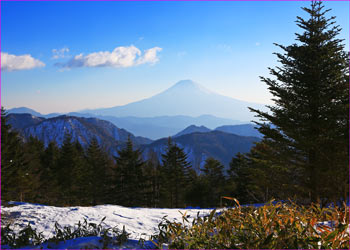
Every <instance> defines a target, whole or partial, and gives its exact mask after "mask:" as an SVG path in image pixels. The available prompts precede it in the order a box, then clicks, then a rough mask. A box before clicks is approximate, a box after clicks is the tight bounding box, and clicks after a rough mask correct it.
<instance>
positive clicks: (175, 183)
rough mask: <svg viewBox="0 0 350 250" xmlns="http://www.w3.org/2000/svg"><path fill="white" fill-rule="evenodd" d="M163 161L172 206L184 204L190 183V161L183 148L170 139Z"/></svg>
mask: <svg viewBox="0 0 350 250" xmlns="http://www.w3.org/2000/svg"><path fill="white" fill-rule="evenodd" d="M162 162H163V168H164V173H165V178H166V179H165V185H166V189H167V192H168V195H169V205H170V207H180V206H183V205H184V196H185V189H186V186H188V183H189V175H188V173H189V169H190V168H191V165H190V163H189V162H188V161H187V155H186V154H185V152H184V151H183V149H181V148H179V147H178V146H177V145H176V144H175V143H172V141H171V138H170V137H169V140H168V147H167V151H166V153H165V154H162Z"/></svg>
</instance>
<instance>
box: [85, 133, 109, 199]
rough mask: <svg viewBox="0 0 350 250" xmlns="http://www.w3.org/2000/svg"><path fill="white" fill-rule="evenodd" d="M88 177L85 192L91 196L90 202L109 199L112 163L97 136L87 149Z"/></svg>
mask: <svg viewBox="0 0 350 250" xmlns="http://www.w3.org/2000/svg"><path fill="white" fill-rule="evenodd" d="M86 163H87V165H86V167H85V169H84V171H85V172H86V175H87V176H86V179H85V180H84V181H85V182H86V183H87V184H88V185H87V189H86V190H85V194H86V196H88V197H91V199H92V200H91V201H90V204H101V203H102V202H103V201H105V200H107V199H108V192H107V191H108V188H109V184H110V182H111V180H110V177H109V176H110V175H111V165H112V162H111V160H110V159H109V157H108V155H107V153H106V152H105V151H103V150H102V149H101V147H100V146H99V144H98V141H97V139H96V138H94V139H93V140H92V141H91V142H90V144H89V147H88V148H87V151H86Z"/></svg>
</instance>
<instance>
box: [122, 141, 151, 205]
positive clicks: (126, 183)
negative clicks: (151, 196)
mask: <svg viewBox="0 0 350 250" xmlns="http://www.w3.org/2000/svg"><path fill="white" fill-rule="evenodd" d="M115 160H116V168H115V170H116V174H115V176H116V187H117V194H116V195H117V199H116V202H117V204H120V205H124V206H140V205H143V204H144V203H145V201H144V199H143V198H144V194H143V190H144V179H143V169H142V168H143V166H144V162H143V160H142V157H141V151H140V150H134V149H133V144H132V141H131V139H130V136H129V137H128V140H127V142H126V147H125V148H123V149H121V150H119V151H118V157H115Z"/></svg>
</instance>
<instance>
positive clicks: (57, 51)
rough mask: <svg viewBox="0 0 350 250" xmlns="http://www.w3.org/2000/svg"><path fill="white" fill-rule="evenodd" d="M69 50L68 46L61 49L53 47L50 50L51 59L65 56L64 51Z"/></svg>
mask: <svg viewBox="0 0 350 250" xmlns="http://www.w3.org/2000/svg"><path fill="white" fill-rule="evenodd" d="M68 52H69V48H67V47H64V48H62V49H53V50H52V59H60V58H65V57H67V55H66V53H68Z"/></svg>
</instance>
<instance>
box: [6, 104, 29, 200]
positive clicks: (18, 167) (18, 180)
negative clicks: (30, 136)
mask: <svg viewBox="0 0 350 250" xmlns="http://www.w3.org/2000/svg"><path fill="white" fill-rule="evenodd" d="M6 115H7V113H6V111H5V109H4V108H3V107H1V195H2V197H1V198H2V199H3V200H23V199H24V197H23V196H24V193H25V189H26V186H27V184H28V178H27V176H26V168H27V165H28V162H26V161H25V158H24V149H23V142H22V140H21V138H20V136H19V134H18V133H17V132H15V131H13V130H12V128H11V125H9V124H8V123H7V119H6Z"/></svg>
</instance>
